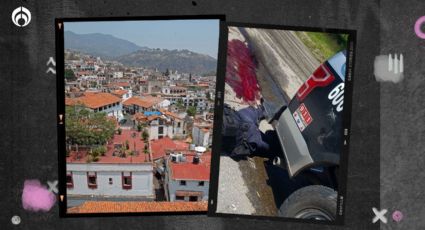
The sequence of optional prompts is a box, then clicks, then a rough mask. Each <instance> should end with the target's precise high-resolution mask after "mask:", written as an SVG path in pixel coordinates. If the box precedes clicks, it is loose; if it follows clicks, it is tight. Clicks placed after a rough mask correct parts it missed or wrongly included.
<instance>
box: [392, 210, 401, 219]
mask: <svg viewBox="0 0 425 230" xmlns="http://www.w3.org/2000/svg"><path fill="white" fill-rule="evenodd" d="M402 219H403V213H402V212H400V211H398V210H396V211H394V212H393V220H394V221H395V222H400V221H401V220H402Z"/></svg>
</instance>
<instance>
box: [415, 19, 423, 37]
mask: <svg viewBox="0 0 425 230" xmlns="http://www.w3.org/2000/svg"><path fill="white" fill-rule="evenodd" d="M424 22H425V16H422V17H420V18H418V20H416V23H415V33H416V36H418V37H419V38H422V39H425V32H423V31H422V30H421V27H422V25H423V24H424Z"/></svg>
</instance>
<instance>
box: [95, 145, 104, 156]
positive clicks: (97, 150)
mask: <svg viewBox="0 0 425 230" xmlns="http://www.w3.org/2000/svg"><path fill="white" fill-rule="evenodd" d="M106 150H107V149H106V147H105V146H99V147H96V148H94V149H93V150H92V155H93V156H105V153H106Z"/></svg>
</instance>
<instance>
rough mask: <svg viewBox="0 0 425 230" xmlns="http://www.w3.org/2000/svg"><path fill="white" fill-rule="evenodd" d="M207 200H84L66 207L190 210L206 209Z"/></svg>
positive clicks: (82, 209) (76, 209) (108, 210)
mask: <svg viewBox="0 0 425 230" xmlns="http://www.w3.org/2000/svg"><path fill="white" fill-rule="evenodd" d="M207 209H208V203H207V201H198V202H165V201H164V202H147V201H141V202H139V201H86V202H84V203H83V204H81V205H79V206H76V207H72V208H68V210H67V212H68V213H70V214H72V213H114V212H115V213H118V212H127V213H128V212H190V211H192V212H193V211H201V212H202V211H207Z"/></svg>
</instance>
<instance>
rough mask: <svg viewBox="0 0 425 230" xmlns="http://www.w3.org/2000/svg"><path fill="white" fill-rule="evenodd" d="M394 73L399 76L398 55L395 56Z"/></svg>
mask: <svg viewBox="0 0 425 230" xmlns="http://www.w3.org/2000/svg"><path fill="white" fill-rule="evenodd" d="M394 73H395V74H398V59H397V54H394Z"/></svg>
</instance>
